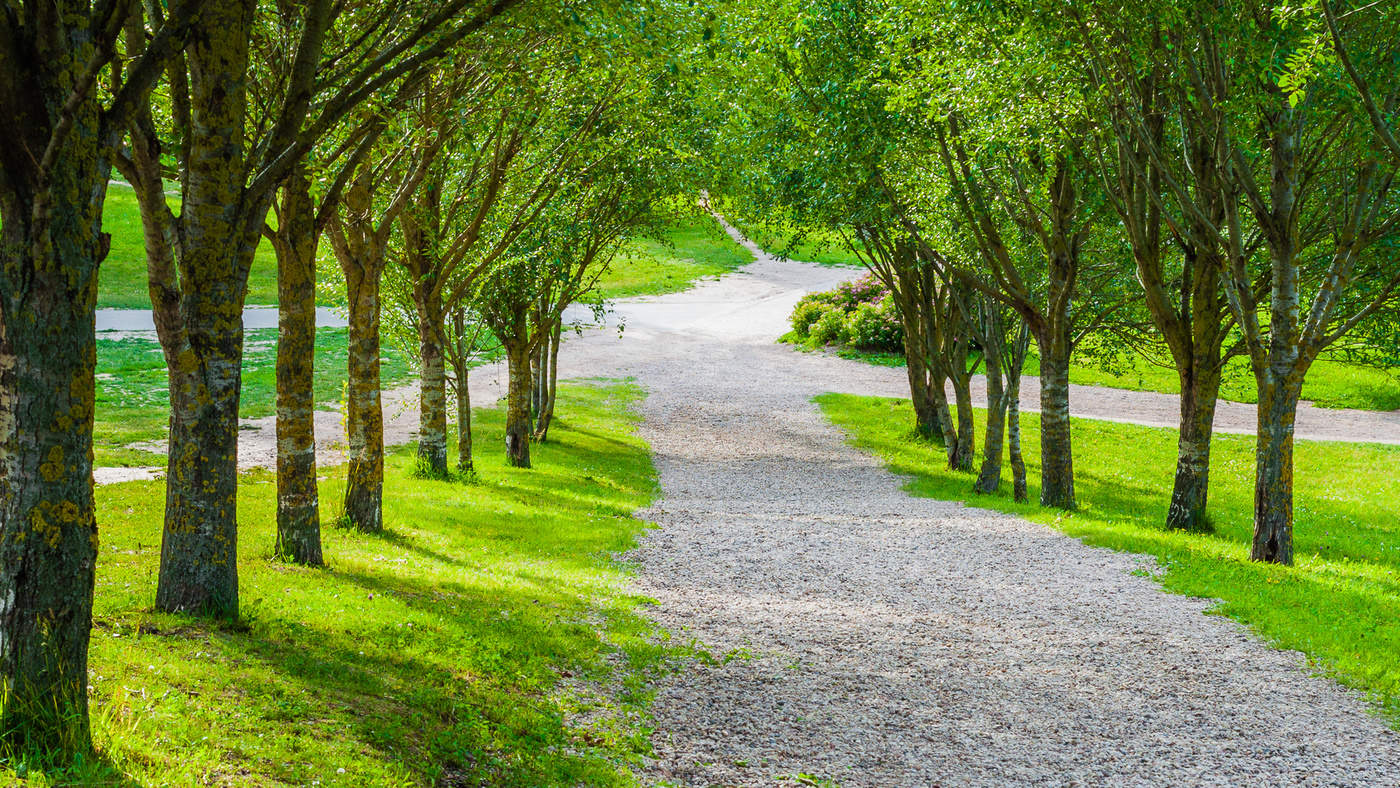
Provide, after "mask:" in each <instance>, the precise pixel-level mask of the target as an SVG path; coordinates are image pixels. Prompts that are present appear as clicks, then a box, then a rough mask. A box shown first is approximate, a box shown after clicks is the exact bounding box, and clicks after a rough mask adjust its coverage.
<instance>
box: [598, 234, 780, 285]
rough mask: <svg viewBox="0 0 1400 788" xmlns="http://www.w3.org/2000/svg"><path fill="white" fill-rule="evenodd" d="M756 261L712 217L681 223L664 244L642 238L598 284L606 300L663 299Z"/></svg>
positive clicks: (615, 263)
mask: <svg viewBox="0 0 1400 788" xmlns="http://www.w3.org/2000/svg"><path fill="white" fill-rule="evenodd" d="M751 262H753V256H752V255H750V254H749V253H748V251H747V250H746V249H744V247H742V246H740V245H739V244H737V243H735V242H734V241H733V239H731V238H730V237H729V236H728V235H726V234H725V233H724V230H723V229H721V228H720V226H719V224H718V223H717V222H715V221H714V220H713V219H711V218H710V217H708V216H702V217H697V218H693V219H687V220H682V221H678V222H677V223H676V224H674V225H673V226H672V227H671V228H670V229H669V230H668V231H667V232H666V241H665V242H664V243H662V242H659V241H656V240H652V239H640V240H636V241H633V242H631V243H629V244H628V245H627V246H626V247H625V248H624V249H623V250H622V252H621V253H619V254H618V256H617V258H616V259H614V260H613V262H612V265H610V266H609V267H608V269H607V270H606V271H605V272H604V273H603V275H602V277H601V278H600V279H599V280H598V284H597V287H596V291H595V292H596V294H597V295H599V296H601V297H602V298H607V299H611V298H625V297H628V296H638V295H659V294H662V293H674V292H677V291H680V290H685V289H687V288H689V287H690V286H691V285H693V284H694V283H695V282H696V281H697V280H700V279H705V278H707V277H717V276H720V275H722V274H727V273H729V272H731V271H734V270H737V269H739V268H742V267H744V266H746V265H748V264H749V263H751Z"/></svg>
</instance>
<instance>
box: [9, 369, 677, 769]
mask: <svg viewBox="0 0 1400 788" xmlns="http://www.w3.org/2000/svg"><path fill="white" fill-rule="evenodd" d="M640 397H641V394H640V392H639V390H638V389H637V388H635V387H633V386H628V385H615V384H614V385H603V384H600V385H597V386H561V387H560V393H559V409H560V414H561V417H562V419H563V421H562V423H559V422H556V424H557V425H558V426H556V427H555V428H554V429H553V430H551V432H550V441H549V443H547V444H544V445H542V446H540V447H538V449H537V450H536V451H535V452H533V455H534V459H535V461H536V463H537V466H536V468H535V469H534V470H518V469H513V468H509V467H507V466H505V464H504V457H503V449H502V445H503V441H502V440H501V435H502V433H503V423H502V422H503V418H502V413H501V411H500V410H498V409H494V408H492V409H481V410H479V411H478V412H477V418H478V425H477V429H478V432H479V435H480V440H479V442H478V444H477V445H478V446H479V447H480V448H479V449H478V452H479V453H478V455H477V467H478V473H479V477H478V479H477V481H475V482H474V483H465V482H461V481H447V482H444V481H431V480H425V479H421V478H415V477H413V476H411V472H412V467H413V459H412V450H411V448H409V447H405V448H401V449H399V450H397V451H395V452H393V453H392V454H391V457H390V460H389V462H388V466H387V469H386V483H385V501H384V512H385V522H386V526H387V532H386V533H385V534H384V535H382V536H369V535H364V534H360V533H357V532H351V531H345V530H339V529H334V528H327V530H326V531H325V533H324V538H325V550H326V556H327V560H328V562H329V563H330V568H328V569H320V570H316V569H304V568H299V567H294V566H290V565H286V564H282V563H280V562H277V561H274V560H273V559H272V558H271V551H272V545H273V535H274V533H273V532H274V525H273V521H274V508H275V483H274V481H273V477H272V475H271V474H270V473H267V472H258V473H253V474H246V475H245V476H244V477H243V480H242V482H243V483H242V485H241V487H240V500H239V515H240V520H241V522H242V528H241V529H240V530H241V532H240V541H241V544H240V546H239V547H240V550H239V553H240V558H239V577H240V585H241V593H242V617H241V619H240V620H239V621H237V622H232V623H229V622H222V623H221V622H211V621H202V620H196V619H190V618H185V617H180V616H171V615H164V614H157V613H154V612H151V600H152V599H153V598H154V595H155V582H156V567H157V565H158V563H159V558H160V543H159V534H160V517H161V511H162V506H163V503H164V487H163V485H162V484H161V483H159V482H133V483H126V484H119V485H111V486H104V487H99V488H98V490H97V501H98V520H99V522H100V523H101V530H102V545H101V550H100V559H99V562H98V566H97V592H96V611H95V618H96V627H95V629H94V630H93V638H92V647H91V658H90V662H91V683H92V699H93V725H94V735H95V739H96V742H97V745H98V747H99V750H100V752H101V755H102V758H103V760H102V761H101V762H99V763H96V764H89V765H88V766H87V767H85V768H84V769H81V770H80V771H79V772H78V773H70V774H65V775H52V774H51V775H47V776H45V775H39V776H37V777H36V776H35V775H30V781H29V782H28V783H27V784H29V785H35V786H46V785H59V784H63V785H68V784H75V783H76V784H92V785H97V784H102V785H125V784H133V783H134V784H141V785H233V784H237V785H297V786H302V785H306V786H310V785H321V786H363V785H376V786H409V785H414V786H429V785H452V786H468V785H492V786H541V785H589V786H608V785H635V784H636V780H635V779H634V778H633V777H632V776H631V774H630V771H629V767H630V766H632V765H634V764H636V763H637V762H638V761H639V758H640V756H641V753H642V752H643V751H644V750H645V749H646V747H647V746H648V745H647V735H648V730H647V727H646V707H647V704H648V702H649V695H648V692H647V690H646V688H645V685H646V680H647V679H648V677H650V676H654V675H656V672H657V671H658V670H661V669H664V667H665V665H666V663H667V661H668V660H669V659H670V658H671V657H672V656H674V655H676V654H678V653H679V652H677V651H673V650H672V649H671V648H670V647H669V646H668V645H666V643H665V634H664V633H662V632H657V631H655V630H654V629H653V628H651V627H650V626H649V625H648V624H647V622H646V621H645V620H643V619H642V618H641V617H640V616H639V614H638V606H639V605H640V604H641V603H642V602H643V600H641V599H638V598H636V597H633V596H629V595H628V594H626V593H625V592H624V591H623V583H624V581H625V579H626V574H627V570H626V568H625V566H624V565H622V564H621V563H619V562H618V560H617V559H616V558H615V556H616V555H617V554H618V553H620V552H622V551H626V550H628V549H630V548H631V547H632V546H633V544H634V540H635V539H636V537H637V536H638V534H639V533H640V532H642V531H643V530H644V529H645V528H646V527H647V525H646V524H645V523H644V522H642V521H640V520H636V519H633V517H632V516H631V515H632V512H634V511H635V510H636V509H637V508H639V507H642V506H645V505H647V504H648V503H649V502H650V501H651V500H652V498H653V496H654V495H655V493H656V483H655V478H654V471H653V469H652V466H651V461H650V458H649V455H648V451H647V447H646V445H645V444H644V443H643V442H642V441H641V439H639V438H638V437H637V436H636V434H635V430H634V427H635V424H636V421H637V416H636V410H635V406H636V403H637V402H638V401H639V399H640ZM343 474H344V467H343V466H342V467H339V468H333V469H328V472H327V475H328V476H330V477H331V478H330V480H329V481H327V482H324V483H323V484H322V488H321V495H322V501H323V503H324V505H325V507H326V508H325V509H324V510H323V512H322V518H323V521H330V520H332V519H333V517H334V512H333V511H331V508H332V507H333V504H332V503H331V502H333V501H337V500H339V498H340V494H341V485H342V484H343ZM7 776H9V777H10V779H14V775H13V773H7ZM6 782H8V781H6Z"/></svg>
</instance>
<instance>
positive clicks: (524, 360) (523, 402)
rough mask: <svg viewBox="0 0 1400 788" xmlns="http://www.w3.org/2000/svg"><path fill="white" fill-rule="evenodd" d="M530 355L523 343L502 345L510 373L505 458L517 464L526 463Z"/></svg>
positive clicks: (528, 435) (531, 381) (528, 459)
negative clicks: (504, 346) (504, 347)
mask: <svg viewBox="0 0 1400 788" xmlns="http://www.w3.org/2000/svg"><path fill="white" fill-rule="evenodd" d="M530 356H531V353H530V351H529V349H528V347H526V346H525V345H524V344H523V343H514V342H512V343H511V344H509V345H507V346H506V366H507V368H508V374H509V376H510V384H509V386H508V389H507V393H506V462H508V463H510V464H511V465H513V466H515V467H517V468H528V467H530V432H531V429H530V421H531V419H530V396H531V392H532V389H533V388H534V387H533V385H532V384H533V379H532V377H531V373H530Z"/></svg>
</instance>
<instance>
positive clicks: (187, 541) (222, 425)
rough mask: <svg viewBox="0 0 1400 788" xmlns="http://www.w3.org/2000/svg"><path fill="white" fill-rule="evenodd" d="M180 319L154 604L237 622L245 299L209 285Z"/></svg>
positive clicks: (193, 294) (187, 303)
mask: <svg viewBox="0 0 1400 788" xmlns="http://www.w3.org/2000/svg"><path fill="white" fill-rule="evenodd" d="M240 290H241V287H240ZM181 312H182V313H183V315H184V323H185V330H186V332H187V335H188V337H189V351H188V352H184V353H181V354H179V355H178V356H177V361H176V365H175V367H174V368H172V369H171V370H170V399H171V403H172V406H173V408H172V411H171V414H170V460H169V470H168V472H167V474H166V495H165V532H164V535H163V539H162V542H161V552H160V580H159V582H158V583H157V586H156V607H157V609H160V610H164V611H168V612H185V613H196V614H201V615H203V614H208V615H218V616H228V617H236V616H237V615H238V516H237V504H238V402H239V396H240V393H241V387H242V374H241V373H242V366H243V314H242V313H243V308H242V297H241V293H240V294H234V293H230V292H228V291H227V290H225V289H224V288H222V287H219V286H218V285H217V284H215V283H211V284H210V286H209V287H207V288H198V287H195V288H190V290H189V292H187V293H186V295H185V297H184V299H183V302H182V304H181Z"/></svg>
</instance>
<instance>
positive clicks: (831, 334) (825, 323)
mask: <svg viewBox="0 0 1400 788" xmlns="http://www.w3.org/2000/svg"><path fill="white" fill-rule="evenodd" d="M811 336H812V339H813V340H815V341H817V342H819V343H821V344H823V345H830V344H842V343H845V342H849V341H850V339H851V335H850V331H849V330H848V329H847V328H846V313H845V312H843V311H841V310H840V309H832V310H830V311H828V312H826V313H824V314H823V315H822V316H821V317H820V318H818V319H817V322H815V323H813V324H812V328H811Z"/></svg>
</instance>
